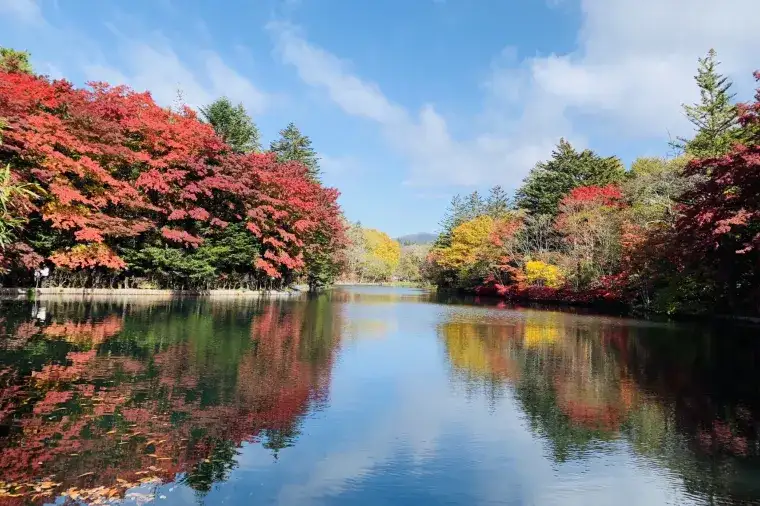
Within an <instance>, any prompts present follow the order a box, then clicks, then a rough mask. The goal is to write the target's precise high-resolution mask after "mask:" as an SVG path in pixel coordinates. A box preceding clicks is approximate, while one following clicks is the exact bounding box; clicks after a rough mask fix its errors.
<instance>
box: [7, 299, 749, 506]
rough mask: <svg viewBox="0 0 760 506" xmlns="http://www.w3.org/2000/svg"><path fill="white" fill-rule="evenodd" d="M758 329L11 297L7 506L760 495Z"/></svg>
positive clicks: (561, 316)
mask: <svg viewBox="0 0 760 506" xmlns="http://www.w3.org/2000/svg"><path fill="white" fill-rule="evenodd" d="M759 373H760V328H758V327H754V326H748V325H728V324H720V325H714V324H705V323H699V324H686V323H657V322H648V321H643V320H634V319H623V318H617V317H611V316H600V315H593V314H587V313H581V312H577V311H575V312H572V311H558V310H536V309H525V308H515V307H508V306H504V305H503V304H498V305H495V304H492V303H484V304H479V303H478V302H477V301H461V300H453V299H443V298H437V297H436V296H435V295H430V294H427V293H425V292H422V291H418V290H412V289H398V288H383V287H361V288H359V287H357V288H341V289H336V290H334V291H332V292H331V293H328V294H325V295H322V296H320V297H317V298H311V299H307V298H303V299H287V300H270V301H264V300H229V301H212V300H197V299H186V300H174V301H152V300H150V299H147V298H131V299H125V300H116V301H101V302H98V301H94V302H93V301H91V302H84V301H81V300H76V299H71V300H57V301H42V302H39V303H36V304H32V303H27V302H15V301H4V302H0V506H2V505H22V504H111V503H119V504H121V503H123V504H154V503H155V504H167V505H184V504H208V505H217V504H227V505H238V504H241V505H242V504H245V505H249V504H278V505H302V504H316V505H348V504H362V505H364V506H374V505H385V504H394V505H396V504H398V505H415V506H420V505H433V504H449V505H479V504H484V505H486V504H487V505H501V504H505V505H523V504H524V505H555V504H557V505H559V504H562V505H573V504H577V505H608V504H614V505H654V504H678V505H681V504H760V446H759V442H760V435H759V432H758V429H759V426H758V423H759V422H760V381H758V379H759V378H760V374H759Z"/></svg>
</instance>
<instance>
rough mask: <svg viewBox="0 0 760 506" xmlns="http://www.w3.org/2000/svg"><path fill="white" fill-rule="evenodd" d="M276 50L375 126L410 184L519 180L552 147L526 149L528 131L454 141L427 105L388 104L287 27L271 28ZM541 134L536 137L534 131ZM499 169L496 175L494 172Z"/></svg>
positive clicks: (548, 139) (545, 141)
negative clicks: (404, 163) (404, 165)
mask: <svg viewBox="0 0 760 506" xmlns="http://www.w3.org/2000/svg"><path fill="white" fill-rule="evenodd" d="M268 29H269V31H270V33H271V34H272V35H273V37H274V40H275V43H276V48H277V52H278V54H279V56H280V57H281V58H282V60H283V62H284V63H286V64H289V65H293V66H294V67H295V68H296V70H297V72H298V75H299V76H300V78H301V79H302V80H303V81H304V82H305V83H306V84H308V85H310V86H313V87H316V88H321V89H323V90H325V91H326V92H327V94H328V96H329V97H330V99H331V100H332V101H333V102H335V104H337V105H338V106H339V107H340V108H341V109H342V110H343V111H344V112H346V113H347V114H350V115H352V116H358V117H362V118H366V119H369V120H372V121H374V122H376V123H378V124H379V125H380V126H381V127H382V130H383V132H384V134H385V135H386V137H387V138H388V139H389V141H390V142H391V143H392V145H393V146H395V147H396V148H397V149H398V150H399V151H401V152H402V153H403V154H404V155H406V156H407V157H408V159H409V161H410V166H411V172H410V174H409V179H408V181H406V183H408V184H411V185H417V184H429V183H430V182H431V181H432V182H435V183H442V184H453V185H473V184H481V183H489V182H491V181H492V180H493V179H494V177H493V176H494V175H495V174H498V175H499V176H503V177H502V180H507V181H508V180H512V181H514V180H515V179H518V180H519V179H520V178H522V176H523V175H524V171H521V172H519V173H515V172H514V170H513V168H514V167H525V166H526V164H527V163H530V162H532V161H534V160H535V157H536V156H537V154H539V153H540V154H541V155H545V154H547V153H548V152H549V151H550V150H551V147H552V146H553V144H554V141H555V139H554V138H553V137H552V136H550V135H546V134H544V135H538V136H537V137H536V138H535V139H533V143H532V144H531V145H526V144H525V140H526V139H527V137H526V135H527V132H521V133H519V134H518V135H516V136H514V137H513V138H507V137H501V136H495V135H493V134H491V133H488V132H486V133H484V134H482V135H478V136H475V137H473V138H472V139H470V140H466V141H458V140H456V139H454V138H452V136H451V134H450V133H449V129H448V125H447V122H446V120H445V119H444V118H443V117H442V116H441V115H440V114H438V112H437V111H436V110H435V108H434V107H433V106H432V105H431V104H426V105H424V106H423V107H422V108H421V110H420V111H419V113H418V114H416V115H414V114H412V113H410V112H409V111H407V110H406V109H404V108H403V107H401V106H400V105H398V104H395V103H393V102H392V101H390V100H389V99H388V98H387V97H386V96H385V95H384V94H383V93H382V91H381V90H380V88H379V87H378V86H377V85H376V84H374V83H372V82H368V81H365V80H362V79H361V78H359V77H358V76H356V75H354V74H352V73H351V71H350V69H349V68H348V65H347V63H346V62H344V61H342V60H340V59H339V58H337V57H336V56H334V55H332V54H331V53H329V52H327V51H325V50H324V49H321V48H319V47H316V46H314V45H313V44H310V43H309V42H308V41H307V40H306V39H305V38H304V37H303V36H302V34H301V33H300V30H299V29H298V28H297V27H294V26H293V25H290V24H287V23H270V24H269V25H268ZM535 133H536V134H539V133H540V132H535ZM494 169H497V170H494Z"/></svg>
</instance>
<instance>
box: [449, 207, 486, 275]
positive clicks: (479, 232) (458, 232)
mask: <svg viewBox="0 0 760 506" xmlns="http://www.w3.org/2000/svg"><path fill="white" fill-rule="evenodd" d="M494 225H495V222H494V219H493V218H491V217H490V216H478V217H477V218H474V219H472V220H470V221H466V222H464V223H462V224H461V225H459V226H458V227H456V228H455V229H454V230H453V231H452V233H451V246H449V247H448V248H441V249H439V250H438V251H437V252H436V253H437V258H438V263H439V264H440V265H441V266H442V267H444V268H448V269H459V268H461V267H464V266H466V265H471V264H473V263H475V262H476V261H478V260H479V259H481V258H483V257H484V256H485V254H486V253H487V252H488V250H489V249H492V247H493V243H492V241H491V235H492V233H493V231H494Z"/></svg>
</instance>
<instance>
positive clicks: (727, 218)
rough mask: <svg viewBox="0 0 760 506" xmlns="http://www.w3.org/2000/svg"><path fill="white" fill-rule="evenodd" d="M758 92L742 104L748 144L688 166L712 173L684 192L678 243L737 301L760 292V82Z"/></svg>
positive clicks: (685, 257)
mask: <svg viewBox="0 0 760 506" xmlns="http://www.w3.org/2000/svg"><path fill="white" fill-rule="evenodd" d="M755 77H756V78H757V79H758V80H760V73H756V74H755ZM755 98H756V100H755V102H754V103H752V104H746V105H743V106H742V107H741V111H742V116H741V123H742V125H743V126H744V132H745V141H746V144H738V145H736V146H735V147H734V148H733V150H732V151H731V152H730V153H729V154H727V155H725V156H722V157H719V158H708V159H701V160H693V161H692V162H691V163H690V164H689V165H688V166H687V168H686V172H687V174H691V175H700V176H705V175H706V176H707V177H703V178H702V179H701V180H700V181H699V182H698V183H697V184H696V186H695V187H694V188H693V189H692V190H691V191H689V192H687V193H686V194H685V195H684V196H683V199H682V201H683V206H682V208H681V217H680V218H679V220H678V223H677V227H676V228H677V237H676V244H675V245H674V250H675V251H676V252H677V253H678V255H679V256H680V258H681V259H682V262H683V264H685V265H686V266H689V267H690V268H692V269H698V270H701V271H703V272H704V271H708V270H709V273H710V274H709V276H710V278H711V279H713V280H714V281H716V282H717V284H718V286H720V287H722V288H721V289H722V290H724V293H723V295H726V296H727V297H729V298H730V299H734V300H735V301H738V300H741V299H744V300H745V301H748V300H750V299H754V300H756V299H757V296H758V295H760V290H759V289H758V282H759V281H760V270H758V268H757V267H758V265H760V198H758V195H760V88H759V89H758V91H757V94H756V96H755ZM755 309H757V307H756V304H755Z"/></svg>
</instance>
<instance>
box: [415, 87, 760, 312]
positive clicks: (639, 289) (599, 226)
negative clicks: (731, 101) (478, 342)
mask: <svg viewBox="0 0 760 506" xmlns="http://www.w3.org/2000/svg"><path fill="white" fill-rule="evenodd" d="M756 78H757V79H758V80H760V73H756ZM736 109H737V110H738V111H739V115H738V117H737V121H736V123H737V126H736V128H735V129H733V130H731V131H730V132H727V133H726V135H729V134H730V136H731V138H732V139H735V141H734V142H733V143H732V144H730V145H729V148H728V149H727V150H726V151H725V153H724V154H720V155H718V156H711V157H709V158H705V157H702V158H700V157H695V156H693V155H692V154H689V153H687V154H686V155H685V156H683V157H681V158H677V159H673V160H665V159H657V158H641V159H638V160H636V161H635V162H634V164H633V166H632V168H631V170H630V171H628V172H626V173H624V174H622V175H619V176H620V177H617V176H615V174H614V173H613V172H610V174H609V177H606V176H605V178H602V179H607V180H613V181H615V179H614V177H613V176H615V177H617V180H616V181H615V182H611V183H607V184H604V185H588V184H586V185H584V184H583V183H582V182H581V183H578V186H573V184H575V183H573V184H571V182H572V181H574V180H575V181H576V182H577V181H582V180H583V178H580V177H578V174H583V173H587V174H597V175H599V173H600V172H599V171H602V170H606V169H605V167H607V166H606V165H605V164H602V163H601V162H599V160H597V159H595V158H593V157H590V156H587V157H585V158H584V157H583V156H581V155H579V154H578V153H577V152H575V151H574V150H573V149H572V148H571V147H570V146H569V144H567V143H566V142H564V141H563V142H564V144H562V148H563V149H558V150H557V151H556V152H555V153H554V157H555V159H554V160H552V162H551V163H547V164H539V165H538V166H537V168H536V169H534V171H533V172H532V175H531V176H530V177H529V178H528V179H527V180H526V181H527V183H526V184H529V183H530V184H533V183H535V178H538V177H539V176H540V178H542V180H547V181H548V180H550V179H552V180H554V179H556V180H557V181H558V184H559V183H562V185H565V187H566V191H565V192H564V193H563V194H562V195H560V196H559V198H555V197H557V196H558V195H557V194H556V191H554V190H556V188H554V187H552V188H553V189H552V192H554V193H551V194H550V195H545V197H546V199H544V200H546V202H544V203H545V204H546V205H545V206H543V207H540V206H539V207H535V208H531V207H530V206H528V207H527V208H524V209H520V208H513V209H511V210H506V211H505V210H503V209H502V210H501V211H499V212H496V213H495V212H493V211H492V210H491V208H492V207H493V206H489V205H488V203H487V202H486V203H485V205H484V204H482V203H481V199H480V197H479V196H478V195H477V193H473V194H472V195H470V196H469V197H467V198H466V199H465V200H461V199H460V200H455V201H454V203H460V206H459V207H457V206H456V205H455V206H453V212H450V214H449V215H448V216H447V217H446V218H445V219H444V221H443V223H444V225H445V227H446V228H445V229H444V231H442V233H441V236H440V237H439V243H438V246H437V247H436V248H434V249H433V251H432V252H431V255H430V256H429V258H428V261H429V263H430V264H431V266H432V267H431V268H429V269H428V272H429V273H431V276H430V277H431V278H432V280H433V281H435V282H436V283H437V284H438V286H439V287H442V288H453V289H458V290H465V291H474V292H476V293H480V294H491V295H498V296H500V297H506V298H509V299H514V300H537V301H546V302H562V303H579V304H594V303H615V304H619V305H621V306H623V305H625V306H629V307H635V308H640V309H645V310H650V311H657V312H663V313H705V312H712V313H744V314H752V315H756V314H760V305H758V303H757V301H758V300H760V288H759V287H760V251H759V250H758V248H760V198H758V195H760V89H759V90H758V92H757V94H756V96H755V101H754V102H753V103H750V104H739V105H738V107H737V108H736ZM706 110H708V113H709V111H710V109H709V108H707V107H706ZM729 112H730V111H729ZM729 126H730V125H729ZM732 128H733V127H732ZM708 133H710V132H707V133H704V132H702V133H701V134H698V135H702V137H700V142H701V143H702V144H704V143H705V142H707V141H709V138H708V137H709V136H707V134H708ZM705 136H707V137H705ZM721 139H723V138H722V137H721ZM721 139H715V142H714V144H715V146H713V147H715V148H716V149H715V150H714V152H715V153H721V152H722V151H721V150H720V149H718V148H720V147H721V146H723V140H724V139H723V140H721ZM700 145H701V144H700ZM703 147H704V146H703ZM560 186H561V185H560ZM531 191H532V192H533V193H535V194H536V195H539V194H541V191H542V187H541V185H536V184H533V186H531ZM547 191H548V190H547ZM519 194H520V192H518V196H519ZM550 197H551V198H550ZM542 198H543V197H542ZM554 201H557V202H558V203H557V204H556V206H555V207H551V206H549V207H547V206H548V203H551V202H554ZM462 202H465V203H466V205H465V207H464V208H462V207H461V203H462ZM526 202H528V203H530V202H529V201H528V200H525V199H522V200H518V205H519V204H520V203H522V204H524V205H527V204H525V203H526ZM541 213H544V214H541ZM499 223H501V224H502V225H500V226H503V224H509V225H510V227H511V228H510V230H509V233H508V234H506V235H504V234H502V235H504V237H499V234H495V235H494V234H493V233H492V231H493V230H495V228H496V227H497V224H499Z"/></svg>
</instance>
